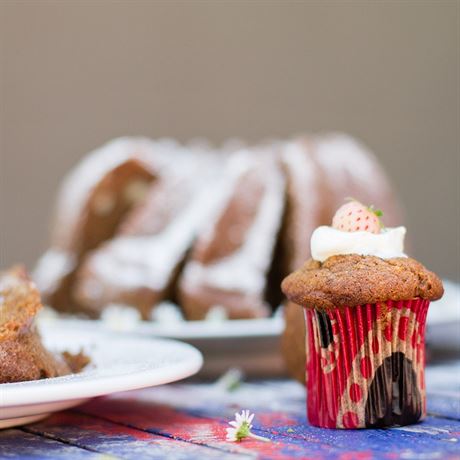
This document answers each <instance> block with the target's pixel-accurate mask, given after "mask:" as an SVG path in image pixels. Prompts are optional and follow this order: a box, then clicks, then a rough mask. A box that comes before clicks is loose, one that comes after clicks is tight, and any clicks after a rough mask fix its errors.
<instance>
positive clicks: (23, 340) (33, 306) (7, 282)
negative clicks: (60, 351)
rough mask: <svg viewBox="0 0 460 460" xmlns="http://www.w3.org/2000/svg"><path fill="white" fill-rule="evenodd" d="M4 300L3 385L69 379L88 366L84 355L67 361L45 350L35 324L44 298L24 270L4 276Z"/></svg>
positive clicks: (0, 326) (0, 312)
mask: <svg viewBox="0 0 460 460" xmlns="http://www.w3.org/2000/svg"><path fill="white" fill-rule="evenodd" d="M0 299H1V300H0V383H9V382H22V381H26V380H37V379H42V378H48V377H57V376H60V375H66V374H70V373H71V372H73V371H74V369H75V371H76V370H81V368H82V366H84V365H86V364H87V363H88V359H87V358H86V357H84V355H83V354H79V355H76V356H73V355H71V354H69V353H68V354H67V355H66V356H65V357H64V356H61V355H55V354H52V353H50V352H49V351H48V350H46V348H45V347H44V346H43V344H42V343H41V340H40V335H39V334H38V332H37V330H36V329H35V327H34V323H33V320H34V317H35V315H36V313H37V312H38V310H39V309H40V308H41V306H42V305H41V302H40V295H39V293H38V290H37V288H36V287H35V285H34V284H33V283H32V282H31V281H30V280H29V278H28V277H27V274H26V272H25V270H24V269H23V268H22V267H15V268H12V269H10V270H8V271H4V272H0ZM69 363H71V364H72V366H71V365H70V364H69ZM74 364H75V365H74Z"/></svg>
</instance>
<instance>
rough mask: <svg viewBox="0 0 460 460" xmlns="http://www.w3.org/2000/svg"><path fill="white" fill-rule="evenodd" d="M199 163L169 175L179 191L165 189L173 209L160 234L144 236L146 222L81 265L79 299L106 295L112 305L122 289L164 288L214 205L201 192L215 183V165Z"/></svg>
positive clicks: (209, 192)
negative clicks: (176, 181) (84, 267)
mask: <svg viewBox="0 0 460 460" xmlns="http://www.w3.org/2000/svg"><path fill="white" fill-rule="evenodd" d="M202 160H204V161H197V158H196V157H195V158H194V161H193V163H190V162H188V160H187V158H186V157H184V158H183V161H184V162H186V163H187V164H186V165H185V166H184V164H183V165H182V168H179V171H177V170H176V171H175V174H178V175H179V176H180V178H181V181H180V186H174V187H171V188H169V189H168V190H169V194H168V195H169V196H168V199H169V200H172V201H170V203H174V202H176V203H178V207H177V209H175V212H174V213H173V215H171V216H169V220H168V221H167V222H164V223H163V226H162V227H161V229H159V230H158V231H157V232H156V233H153V234H152V233H150V234H145V231H146V227H145V225H146V223H143V224H142V225H140V227H138V228H137V231H139V233H140V234H138V235H136V234H135V233H136V229H134V230H133V229H131V230H130V231H129V235H119V236H118V237H116V238H114V239H113V240H111V241H110V242H108V243H106V244H104V245H103V246H102V247H101V248H100V249H99V250H96V251H94V252H93V253H92V254H91V255H90V258H89V260H88V263H87V267H88V268H89V271H90V276H89V277H88V278H87V279H83V280H82V284H81V290H82V292H84V296H88V297H93V298H97V297H99V296H104V298H105V300H108V299H107V297H106V296H108V297H109V299H110V300H112V301H116V300H117V299H116V297H117V295H118V293H119V292H120V291H123V290H125V291H131V290H136V289H142V288H146V289H150V290H155V291H161V290H163V289H165V288H166V286H167V285H168V284H169V282H170V280H171V277H172V276H173V274H174V271H175V269H176V267H177V265H178V264H179V263H180V261H181V260H182V259H183V257H184V255H185V252H186V251H187V249H188V248H189V247H190V246H191V244H192V241H193V239H194V238H195V236H196V234H197V232H198V229H199V228H200V226H201V224H202V222H203V221H205V220H206V219H207V218H208V215H209V212H210V211H211V209H212V207H213V205H214V203H215V198H216V194H215V193H213V191H212V189H213V186H212V185H208V186H207V187H203V184H209V183H211V184H215V181H216V180H217V178H218V171H217V169H218V168H217V163H214V162H212V163H209V162H207V161H206V158H205V157H203V158H202ZM169 180H171V178H169ZM173 184H174V181H173ZM209 187H211V190H210V188H209ZM174 194H177V195H178V196H176V197H174V196H172V195H174ZM111 297H114V298H113V299H112V298H111Z"/></svg>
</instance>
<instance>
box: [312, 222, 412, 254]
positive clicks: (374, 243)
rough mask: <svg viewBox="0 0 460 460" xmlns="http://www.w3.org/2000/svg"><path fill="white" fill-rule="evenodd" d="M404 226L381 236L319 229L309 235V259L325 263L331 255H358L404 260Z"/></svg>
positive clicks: (389, 230) (389, 229)
mask: <svg viewBox="0 0 460 460" xmlns="http://www.w3.org/2000/svg"><path fill="white" fill-rule="evenodd" d="M405 235H406V228H405V227H395V228H384V229H382V231H381V232H380V233H377V234H375V233H370V232H344V231H342V230H338V229H336V228H333V227H328V226H321V227H318V228H317V229H316V230H315V231H314V232H313V234H312V236H311V256H312V257H313V259H315V260H318V261H319V262H324V261H325V260H326V259H327V258H329V257H331V256H336V255H340V254H359V255H362V256H376V257H380V258H381V259H391V258H393V257H407V255H406V254H404V236H405Z"/></svg>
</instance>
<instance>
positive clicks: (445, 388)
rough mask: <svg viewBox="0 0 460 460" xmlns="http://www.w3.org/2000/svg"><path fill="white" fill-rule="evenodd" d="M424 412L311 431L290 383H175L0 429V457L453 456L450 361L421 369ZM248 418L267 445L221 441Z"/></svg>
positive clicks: (456, 377) (456, 376)
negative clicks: (391, 424) (239, 416)
mask: <svg viewBox="0 0 460 460" xmlns="http://www.w3.org/2000/svg"><path fill="white" fill-rule="evenodd" d="M427 391H428V412H429V415H428V417H427V418H426V420H425V421H424V422H422V423H419V424H417V425H413V426H407V427H400V428H393V429H386V430H381V429H379V430H359V431H340V430H325V429H319V428H314V427H311V426H309V425H308V423H307V422H306V419H305V390H304V388H303V387H302V386H301V385H299V384H298V383H296V382H293V381H289V380H282V381H279V380H278V381H257V382H245V383H241V384H240V385H238V386H237V387H236V388H233V389H228V388H225V387H223V386H222V385H220V384H209V383H196V382H192V383H179V384H174V385H167V386H163V387H158V388H151V389H147V390H142V391H138V392H131V393H122V394H117V395H113V396H111V397H107V398H101V399H96V400H93V401H91V402H89V403H87V404H86V405H83V406H80V407H78V408H76V409H73V410H69V411H65V412H61V413H59V414H56V415H53V416H51V417H50V418H48V419H47V420H44V421H42V422H40V423H36V424H33V425H29V426H26V427H23V428H17V429H8V430H4V431H1V432H0V458H2V459H3V458H16V459H18V458H36V459H40V458H43V459H46V458H64V459H76V460H78V459H80V458H85V459H86V458H98V459H101V458H126V459H135V460H140V459H144V458H145V459H157V458H158V459H161V458H174V459H203V458H211V459H213V458H216V459H227V458H228V459H239V458H267V459H269V458H279V459H284V458H305V459H308V458H312V459H327V460H329V459H341V460H347V459H350V460H354V459H358V460H359V459H361V460H364V459H373V458H382V459H442V460H444V459H447V460H448V459H460V361H459V362H451V363H448V364H444V365H437V366H431V367H429V369H427ZM240 409H249V410H251V411H252V412H255V414H256V417H255V420H254V427H255V428H254V430H253V431H254V433H256V434H259V435H262V436H265V437H268V438H270V439H271V440H272V442H270V443H265V442H261V441H254V440H249V439H245V440H243V441H242V442H241V443H232V442H227V441H226V440H225V434H226V432H225V429H226V427H227V426H228V425H227V422H228V421H229V420H231V419H232V418H233V415H234V413H235V412H236V411H238V410H240Z"/></svg>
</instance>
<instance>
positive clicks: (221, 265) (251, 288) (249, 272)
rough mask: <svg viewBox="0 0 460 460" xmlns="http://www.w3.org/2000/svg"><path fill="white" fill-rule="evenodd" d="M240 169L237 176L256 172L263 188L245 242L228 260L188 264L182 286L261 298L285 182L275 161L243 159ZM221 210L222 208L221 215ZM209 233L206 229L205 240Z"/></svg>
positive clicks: (226, 258) (209, 230) (280, 211)
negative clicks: (203, 286) (255, 295)
mask: <svg viewBox="0 0 460 460" xmlns="http://www.w3.org/2000/svg"><path fill="white" fill-rule="evenodd" d="M260 153H261V154H262V152H260ZM234 161H235V160H234ZM241 165H242V166H239V167H240V168H241V169H239V172H240V174H241V172H243V171H247V170H248V169H249V168H251V169H255V168H257V172H258V173H259V178H258V179H259V180H261V181H263V182H264V186H265V189H264V195H263V198H262V201H261V203H260V207H259V209H258V212H257V215H256V216H255V219H254V221H253V223H252V225H251V228H250V230H249V232H248V233H247V235H246V238H245V241H244V242H243V244H242V246H241V247H240V248H239V249H238V250H237V251H236V252H235V253H233V254H232V255H231V256H228V257H225V258H223V259H221V260H218V261H216V262H212V263H210V264H207V265H205V264H202V263H200V262H198V261H191V262H190V263H189V264H188V265H187V266H186V268H185V272H184V275H183V277H184V279H183V284H184V286H186V285H187V283H190V284H191V285H205V286H212V287H213V288H218V289H223V290H227V291H233V290H235V291H241V292H244V293H247V294H262V292H263V290H264V288H265V283H266V278H265V277H266V272H267V270H268V267H269V266H270V261H271V257H272V253H273V247H274V244H275V239H276V235H277V232H278V230H279V226H280V221H281V214H282V211H283V206H284V192H283V191H284V187H285V181H284V177H283V176H282V174H281V172H280V171H279V170H278V168H276V167H275V164H274V161H271V160H267V161H260V160H259V159H256V157H255V156H254V155H252V156H248V155H246V156H245V157H244V161H241ZM236 176H238V174H236ZM233 180H234V178H233ZM233 183H234V182H233ZM223 209H225V207H221V211H222V210H223ZM213 222H214V221H213ZM212 231H213V229H208V231H207V233H206V234H207V237H209V235H210V234H212Z"/></svg>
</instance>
